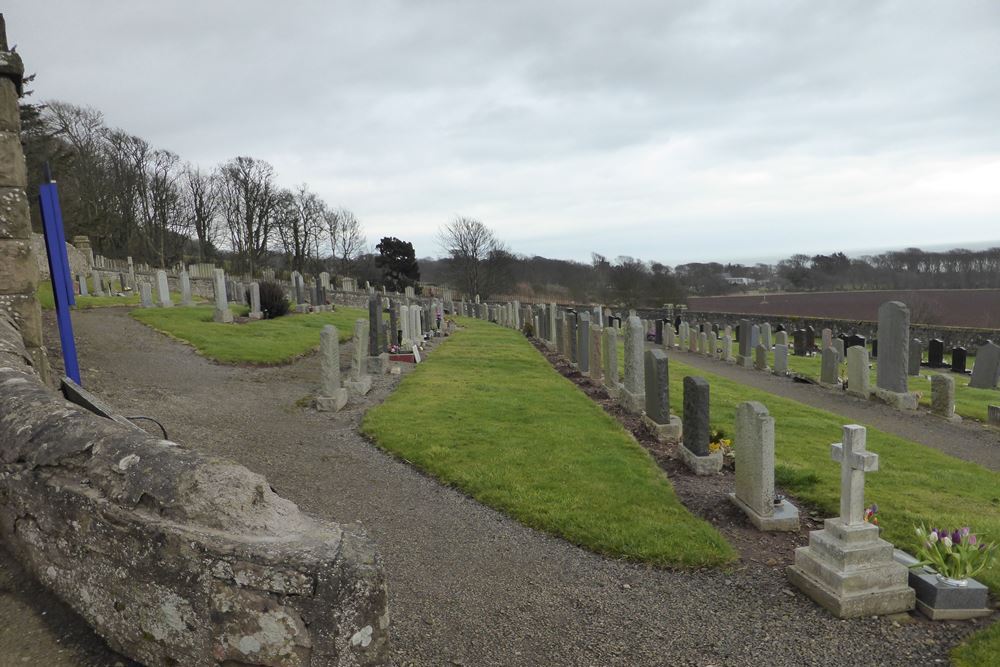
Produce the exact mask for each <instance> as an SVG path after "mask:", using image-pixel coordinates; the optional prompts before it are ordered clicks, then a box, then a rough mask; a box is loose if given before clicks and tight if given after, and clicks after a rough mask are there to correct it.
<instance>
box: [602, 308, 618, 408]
mask: <svg viewBox="0 0 1000 667" xmlns="http://www.w3.org/2000/svg"><path fill="white" fill-rule="evenodd" d="M601 342H602V343H603V345H602V347H603V348H604V389H605V390H606V391H607V392H608V396H610V397H611V398H615V399H617V398H618V396H619V395H620V393H621V383H620V382H619V381H618V329H617V328H616V327H615V326H614V325H613V324H612V325H609V326H606V327H604V332H603V340H602V341H601Z"/></svg>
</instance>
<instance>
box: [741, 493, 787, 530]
mask: <svg viewBox="0 0 1000 667" xmlns="http://www.w3.org/2000/svg"><path fill="white" fill-rule="evenodd" d="M729 500H730V501H731V502H732V503H733V504H734V505H736V506H737V507H739V508H740V509H741V510H742V511H743V513H744V514H746V515H747V518H748V519H750V523H752V524H753V525H754V527H755V528H756V529H757V530H763V531H775V532H777V531H785V532H798V530H799V510H798V508H797V507H795V505H793V504H791V503H790V502H788V501H787V500H784V499H782V501H781V503H780V504H778V505H775V506H774V514H772V515H771V516H763V515H762V514H758V513H757V511H756V510H755V509H754V508H752V507H750V506H749V505H747V504H746V503H745V502H743V501H742V500H740V499H739V498H738V497H737V495H736V494H735V493H730V494H729Z"/></svg>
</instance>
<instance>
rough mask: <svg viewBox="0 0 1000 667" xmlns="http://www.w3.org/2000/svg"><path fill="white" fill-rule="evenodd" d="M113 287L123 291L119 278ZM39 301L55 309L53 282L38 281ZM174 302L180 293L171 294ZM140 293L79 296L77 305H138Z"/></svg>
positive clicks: (89, 306) (84, 306) (79, 306)
mask: <svg viewBox="0 0 1000 667" xmlns="http://www.w3.org/2000/svg"><path fill="white" fill-rule="evenodd" d="M88 282H89V281H88ZM111 286H112V287H115V288H116V289H118V290H119V291H121V285H120V284H119V282H118V281H117V280H115V281H112V283H111ZM35 296H36V297H37V298H38V303H40V304H41V306H42V308H44V309H46V310H53V309H54V308H55V307H56V300H55V297H54V296H53V295H52V283H51V282H50V281H48V280H43V281H42V282H40V283H38V291H37V292H36V293H35ZM170 296H171V298H172V299H173V301H174V303H180V301H181V297H180V294H171V295H170ZM138 305H139V295H138V294H132V293H128V296H77V297H76V307H77V308H81V309H86V308H108V307H111V306H138Z"/></svg>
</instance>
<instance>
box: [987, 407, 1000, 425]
mask: <svg viewBox="0 0 1000 667" xmlns="http://www.w3.org/2000/svg"><path fill="white" fill-rule="evenodd" d="M986 423H987V424H989V425H991V426H1000V405H989V406H987V407H986Z"/></svg>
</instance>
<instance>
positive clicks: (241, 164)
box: [219, 157, 278, 275]
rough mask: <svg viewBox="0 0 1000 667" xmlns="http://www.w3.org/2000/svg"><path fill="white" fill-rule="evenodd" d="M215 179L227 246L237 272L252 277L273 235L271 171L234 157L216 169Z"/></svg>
mask: <svg viewBox="0 0 1000 667" xmlns="http://www.w3.org/2000/svg"><path fill="white" fill-rule="evenodd" d="M219 176H220V178H219V196H220V204H221V210H222V215H223V218H224V220H225V221H226V228H227V229H228V231H229V242H230V244H231V246H232V250H233V252H234V253H235V254H236V256H237V258H238V264H239V265H240V268H242V269H245V270H246V271H247V272H249V273H250V275H254V272H255V271H256V269H257V267H259V266H260V264H261V261H262V259H263V258H264V255H265V253H266V252H267V248H268V245H269V243H270V242H271V237H272V236H273V234H274V226H275V217H274V213H275V207H276V205H277V202H278V190H277V187H276V186H275V183H274V168H273V167H272V166H271V165H270V164H268V163H267V162H265V161H263V160H257V159H254V158H252V157H237V158H233V159H232V160H230V161H229V162H227V163H225V164H224V165H222V167H220V169H219Z"/></svg>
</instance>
